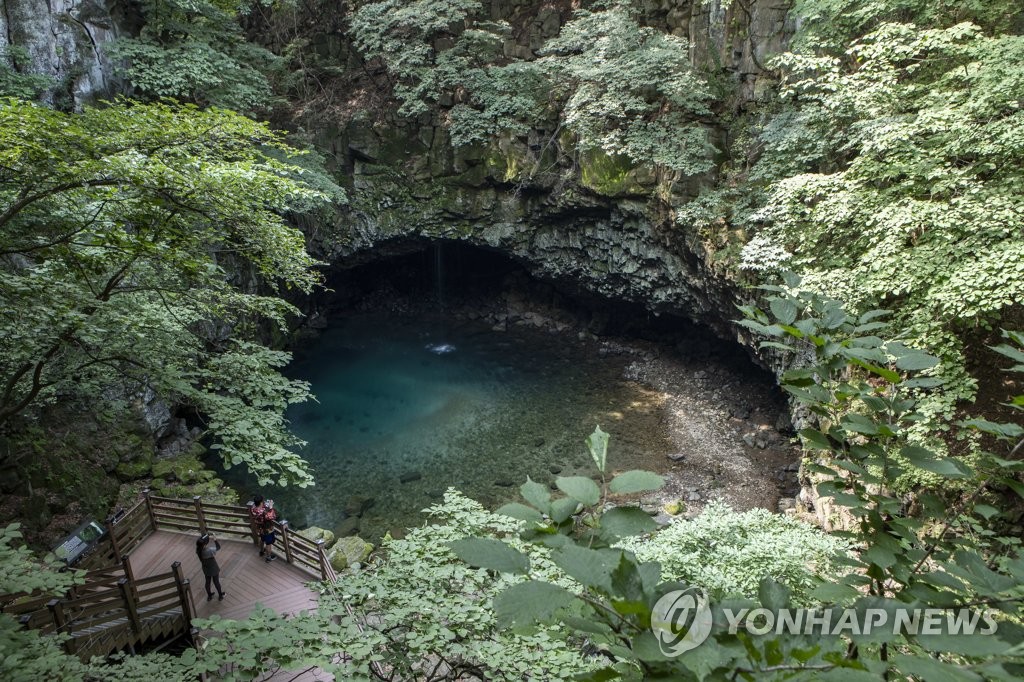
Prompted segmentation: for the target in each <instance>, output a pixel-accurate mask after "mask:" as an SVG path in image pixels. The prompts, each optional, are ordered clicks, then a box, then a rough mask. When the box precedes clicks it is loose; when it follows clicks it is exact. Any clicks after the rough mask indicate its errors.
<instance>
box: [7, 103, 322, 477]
mask: <svg viewBox="0 0 1024 682" xmlns="http://www.w3.org/2000/svg"><path fill="white" fill-rule="evenodd" d="M0 148H2V150H3V151H2V152H0V158H2V162H0V206H2V208H3V210H2V213H0V257H2V259H3V260H2V267H0V305H2V311H3V312H2V313H0V315H2V316H3V328H4V334H3V335H2V337H0V421H3V420H8V421H9V420H10V419H12V418H14V417H17V416H21V415H26V414H29V413H30V412H31V411H32V409H33V408H35V407H37V406H38V405H39V404H41V403H45V402H47V401H52V400H55V399H57V398H58V397H60V396H65V397H68V396H70V397H75V396H77V397H84V398H95V397H99V396H106V397H109V396H111V395H112V394H113V395H117V393H118V392H120V395H121V397H122V399H123V400H125V401H130V400H134V399H135V397H136V396H141V395H143V394H144V393H145V391H146V390H153V391H155V392H156V393H157V395H158V396H159V397H161V398H163V399H165V400H170V401H174V402H176V403H179V404H182V405H189V406H192V407H194V408H195V410H196V411H197V413H198V414H200V415H202V416H203V418H204V419H205V420H206V423H207V426H208V428H209V430H210V432H211V434H212V435H213V436H214V437H215V439H216V441H217V443H218V444H217V447H219V448H220V449H221V453H222V456H223V459H224V462H225V464H226V465H228V466H230V465H236V464H243V463H244V464H245V465H247V466H248V467H249V469H250V470H251V471H252V472H253V473H254V474H256V475H257V476H258V477H259V478H260V479H261V480H265V481H267V480H278V481H280V482H282V483H287V482H293V483H301V484H305V483H308V482H309V480H310V479H309V476H308V474H307V473H306V470H305V466H304V464H303V462H302V460H301V459H300V458H299V457H298V455H296V454H295V453H294V452H293V451H291V450H289V448H290V447H292V446H295V445H297V444H298V441H297V440H296V439H295V438H294V436H292V435H290V434H289V433H288V431H287V430H286V428H285V424H284V417H283V412H284V409H285V407H286V406H287V405H288V404H289V403H292V402H295V401H301V400H304V399H305V398H306V396H307V386H306V385H305V384H303V383H301V382H295V381H290V380H287V379H285V378H284V377H282V376H281V374H280V373H279V372H278V370H279V369H280V368H281V367H282V366H283V365H284V364H285V363H287V361H288V357H289V356H288V355H287V354H286V353H282V352H278V351H273V350H271V349H269V348H267V347H266V346H264V345H262V344H261V343H260V342H259V341H258V340H257V336H256V335H255V333H254V332H255V331H256V327H255V325H256V324H257V323H258V322H259V321H260V320H268V321H269V322H271V323H272V324H276V325H279V326H280V325H283V324H284V318H285V316H286V315H288V314H290V313H292V312H294V309H293V308H292V307H291V306H290V305H288V304H287V303H285V302H284V301H283V300H282V299H281V298H280V297H279V296H278V295H276V294H278V293H279V292H281V291H284V290H285V289H286V288H294V289H298V290H302V291H308V290H309V289H310V288H311V287H312V286H314V284H315V283H316V282H317V275H316V274H315V272H314V271H313V270H312V269H311V268H312V266H313V264H314V262H313V260H312V259H311V258H310V257H309V256H308V255H307V254H306V251H305V247H304V241H303V237H302V234H301V233H299V232H298V231H297V230H295V229H293V228H291V227H289V226H288V225H287V224H286V223H285V222H284V220H283V219H282V213H283V212H285V211H288V210H291V209H301V208H303V207H305V206H309V205H312V204H313V203H314V202H316V201H318V200H319V198H320V196H321V195H320V194H319V193H318V192H315V191H313V190H311V189H309V188H308V187H306V186H305V185H304V184H303V183H301V182H300V181H297V180H296V179H294V175H295V173H297V172H299V169H297V168H296V167H294V166H291V165H289V164H287V163H285V162H282V161H279V160H276V159H274V158H272V157H270V156H269V155H268V154H267V153H265V152H264V151H262V148H272V149H277V150H279V151H283V152H288V148H287V147H286V146H285V145H284V143H283V142H282V141H281V139H280V137H279V136H278V135H277V134H275V133H273V132H271V131H270V130H268V129H267V128H266V127H265V126H263V125H260V124H257V123H254V122H252V121H251V120H249V119H246V118H244V117H242V116H239V115H237V114H233V113H230V112H227V111H222V110H207V111H201V110H198V109H196V108H195V107H187V106H176V105H171V104H149V105H140V104H131V103H127V102H118V103H115V104H112V105H109V106H107V107H104V108H102V109H98V108H97V109H86V110H85V111H84V112H82V113H81V114H64V113H60V112H56V111H52V110H50V109H47V108H45V107H42V106H39V105H36V104H30V103H27V102H23V101H18V100H7V101H6V102H4V103H3V104H2V106H0ZM261 288H263V290H264V291H266V294H261V293H257V292H258V290H260V289H261ZM112 392H113V393H112Z"/></svg>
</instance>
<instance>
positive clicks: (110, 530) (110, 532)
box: [106, 517, 121, 563]
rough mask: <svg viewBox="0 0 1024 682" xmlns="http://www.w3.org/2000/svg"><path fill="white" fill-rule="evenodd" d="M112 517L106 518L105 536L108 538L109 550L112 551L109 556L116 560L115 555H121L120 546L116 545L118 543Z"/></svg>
mask: <svg viewBox="0 0 1024 682" xmlns="http://www.w3.org/2000/svg"><path fill="white" fill-rule="evenodd" d="M113 518H114V517H110V518H109V519H107V524H106V525H107V537H108V538H110V550H111V552H112V554H111V555H110V556H111V558H113V559H114V561H116V560H117V557H119V556H121V548H120V547H119V546H118V543H117V533H116V529H115V528H114V521H113ZM111 563H113V562H111Z"/></svg>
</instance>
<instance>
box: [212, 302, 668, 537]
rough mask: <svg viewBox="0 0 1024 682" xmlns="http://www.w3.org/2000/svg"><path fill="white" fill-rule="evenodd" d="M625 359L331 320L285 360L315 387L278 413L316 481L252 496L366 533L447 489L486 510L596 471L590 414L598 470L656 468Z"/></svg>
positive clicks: (422, 323) (563, 346) (530, 332)
mask: <svg viewBox="0 0 1024 682" xmlns="http://www.w3.org/2000/svg"><path fill="white" fill-rule="evenodd" d="M626 361H627V360H626V359H624V358H621V357H601V355H600V354H599V353H598V349H597V348H596V346H595V345H594V344H592V343H584V342H582V341H578V340H576V339H575V337H571V336H569V337H567V336H565V335H551V334H548V333H546V332H542V331H537V330H534V329H529V328H512V329H510V330H509V331H505V332H500V331H493V330H492V329H491V328H489V327H485V326H482V325H477V324H474V323H454V322H452V321H445V320H443V319H439V318H429V317H424V316H411V317H401V316H395V315H383V314H372V315H370V314H367V315H359V316H353V317H347V318H345V319H343V320H338V321H336V322H335V323H334V324H333V325H332V326H331V327H329V328H328V329H326V330H325V331H324V332H323V333H322V334H321V335H320V336H319V337H318V338H316V339H314V340H313V341H310V342H308V343H307V345H305V346H304V347H303V348H302V350H301V352H298V353H296V357H295V360H294V362H293V364H292V366H291V367H290V368H289V370H288V374H289V375H290V376H293V377H296V378H301V379H305V380H307V381H309V382H310V383H311V384H312V388H313V392H314V393H315V394H316V396H317V401H316V402H310V403H306V404H303V405H299V406H295V407H294V408H292V409H291V410H290V411H289V413H288V417H289V419H290V421H291V425H292V428H293V429H294V431H295V432H296V433H297V434H298V435H299V436H301V437H302V438H303V439H305V440H306V441H308V445H307V446H306V447H305V448H304V449H303V450H302V455H303V457H305V459H306V460H307V461H308V462H309V463H310V465H311V467H312V469H313V472H314V476H315V477H316V486H315V487H313V488H307V489H305V490H298V489H283V490H280V489H272V490H265V491H263V493H264V495H267V496H272V497H274V499H275V501H276V502H277V506H278V507H279V508H280V509H281V510H282V511H283V514H284V516H285V517H286V518H288V519H289V521H291V523H292V525H293V526H294V527H303V526H307V525H317V526H321V527H324V528H328V529H333V530H341V531H343V532H352V531H354V530H357V531H358V532H359V534H360V535H362V536H364V537H366V538H369V539H373V538H377V537H380V536H382V535H383V534H384V533H385V532H386V531H389V530H393V529H398V528H405V527H409V526H413V525H418V524H419V523H422V520H423V516H422V514H421V513H420V512H421V510H422V509H424V508H425V507H427V506H429V505H431V504H434V503H436V502H437V501H439V500H440V497H441V495H442V493H443V492H444V490H445V489H446V488H448V487H449V486H452V487H455V488H458V489H460V490H462V491H463V492H465V493H466V494H468V495H469V496H471V497H473V498H474V499H477V500H479V501H481V502H482V503H484V504H485V505H489V506H496V505H499V504H501V503H503V502H506V501H509V500H513V499H517V495H518V492H517V490H518V486H519V485H520V483H522V482H523V481H525V480H526V477H527V476H530V477H531V478H533V479H534V480H540V481H544V482H551V481H553V479H554V477H555V476H556V475H574V474H584V475H591V474H596V473H597V472H596V470H595V469H594V467H593V465H592V463H591V462H590V457H589V454H588V453H587V450H586V446H585V445H584V440H585V438H586V437H587V436H588V435H589V434H590V432H591V431H593V429H594V426H595V425H597V424H600V425H601V427H602V428H603V429H604V430H606V431H608V432H609V433H610V434H611V436H612V445H611V448H610V451H609V452H610V455H609V462H610V466H612V467H614V468H616V469H629V468H640V467H643V468H654V469H657V468H659V467H663V466H664V462H665V454H666V453H667V452H668V450H669V448H670V445H669V441H668V439H667V436H666V434H665V427H664V419H663V415H662V414H661V410H662V407H661V405H662V401H663V396H661V395H660V394H657V393H655V392H653V391H650V390H648V389H645V388H644V387H643V386H640V385H639V384H636V383H634V382H629V381H625V380H623V379H622V370H623V367H624V364H625V363H626ZM232 483H234V484H235V485H237V486H239V487H241V488H242V489H244V490H245V493H246V494H248V493H251V492H252V491H253V490H254V487H253V485H252V482H251V481H246V480H244V479H238V478H235V479H233V480H232Z"/></svg>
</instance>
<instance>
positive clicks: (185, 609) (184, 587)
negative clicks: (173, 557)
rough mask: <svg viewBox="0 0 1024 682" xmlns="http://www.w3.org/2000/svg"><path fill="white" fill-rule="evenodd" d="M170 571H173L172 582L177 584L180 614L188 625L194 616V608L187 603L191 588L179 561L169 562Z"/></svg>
mask: <svg viewBox="0 0 1024 682" xmlns="http://www.w3.org/2000/svg"><path fill="white" fill-rule="evenodd" d="M171 572H172V573H174V584H175V585H177V586H178V601H180V602H181V614H182V615H183V616H185V624H186V625H188V624H190V623H191V622H192V619H193V618H195V609H194V608H193V606H192V604H190V603H189V597H190V596H191V595H190V592H191V588H190V587H189V583H188V579H187V578H185V573H184V571H182V570H181V562H180V561H175V562H174V563H173V564H171Z"/></svg>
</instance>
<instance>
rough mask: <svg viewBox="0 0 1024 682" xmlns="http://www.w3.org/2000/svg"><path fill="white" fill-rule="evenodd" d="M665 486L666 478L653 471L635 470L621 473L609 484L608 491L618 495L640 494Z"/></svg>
mask: <svg viewBox="0 0 1024 682" xmlns="http://www.w3.org/2000/svg"><path fill="white" fill-rule="evenodd" d="M663 485H665V478H664V477H663V476H659V475H658V474H656V473H654V472H651V471H643V470H641V469H633V470H631V471H627V472H625V473H621V474H619V475H618V476H616V477H615V478H613V479H612V482H611V483H609V484H608V490H610V491H612V492H613V493H616V494H624V493H638V492H642V491H645V490H659V489H660V488H661V486H663Z"/></svg>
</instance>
